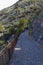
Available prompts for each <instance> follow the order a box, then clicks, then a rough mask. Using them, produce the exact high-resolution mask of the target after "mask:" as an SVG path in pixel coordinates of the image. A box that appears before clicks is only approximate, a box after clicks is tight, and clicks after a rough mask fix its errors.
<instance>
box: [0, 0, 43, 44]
mask: <svg viewBox="0 0 43 65" xmlns="http://www.w3.org/2000/svg"><path fill="white" fill-rule="evenodd" d="M21 18H26V19H27V20H29V19H30V20H31V21H32V36H33V38H34V39H35V40H37V41H38V42H41V41H42V40H43V0H19V1H18V2H17V3H16V4H14V5H12V6H11V7H8V8H6V9H4V10H2V11H0V23H1V24H3V25H4V26H5V27H7V26H9V25H13V24H14V23H15V22H18V21H19V20H20V19H21ZM42 43H43V41H42Z"/></svg>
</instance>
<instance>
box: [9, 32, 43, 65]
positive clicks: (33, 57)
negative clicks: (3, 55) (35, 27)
mask: <svg viewBox="0 0 43 65" xmlns="http://www.w3.org/2000/svg"><path fill="white" fill-rule="evenodd" d="M9 65H43V49H42V48H41V47H40V45H39V44H38V43H37V42H35V41H33V40H32V39H31V38H30V37H29V36H28V31H25V32H23V33H22V34H21V35H20V37H19V39H18V42H17V45H16V47H15V49H14V53H13V56H12V58H11V60H10V62H9Z"/></svg>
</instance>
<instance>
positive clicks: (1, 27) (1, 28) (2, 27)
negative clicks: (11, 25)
mask: <svg viewBox="0 0 43 65" xmlns="http://www.w3.org/2000/svg"><path fill="white" fill-rule="evenodd" d="M0 31H2V32H4V31H5V28H4V26H3V25H2V24H0Z"/></svg>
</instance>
